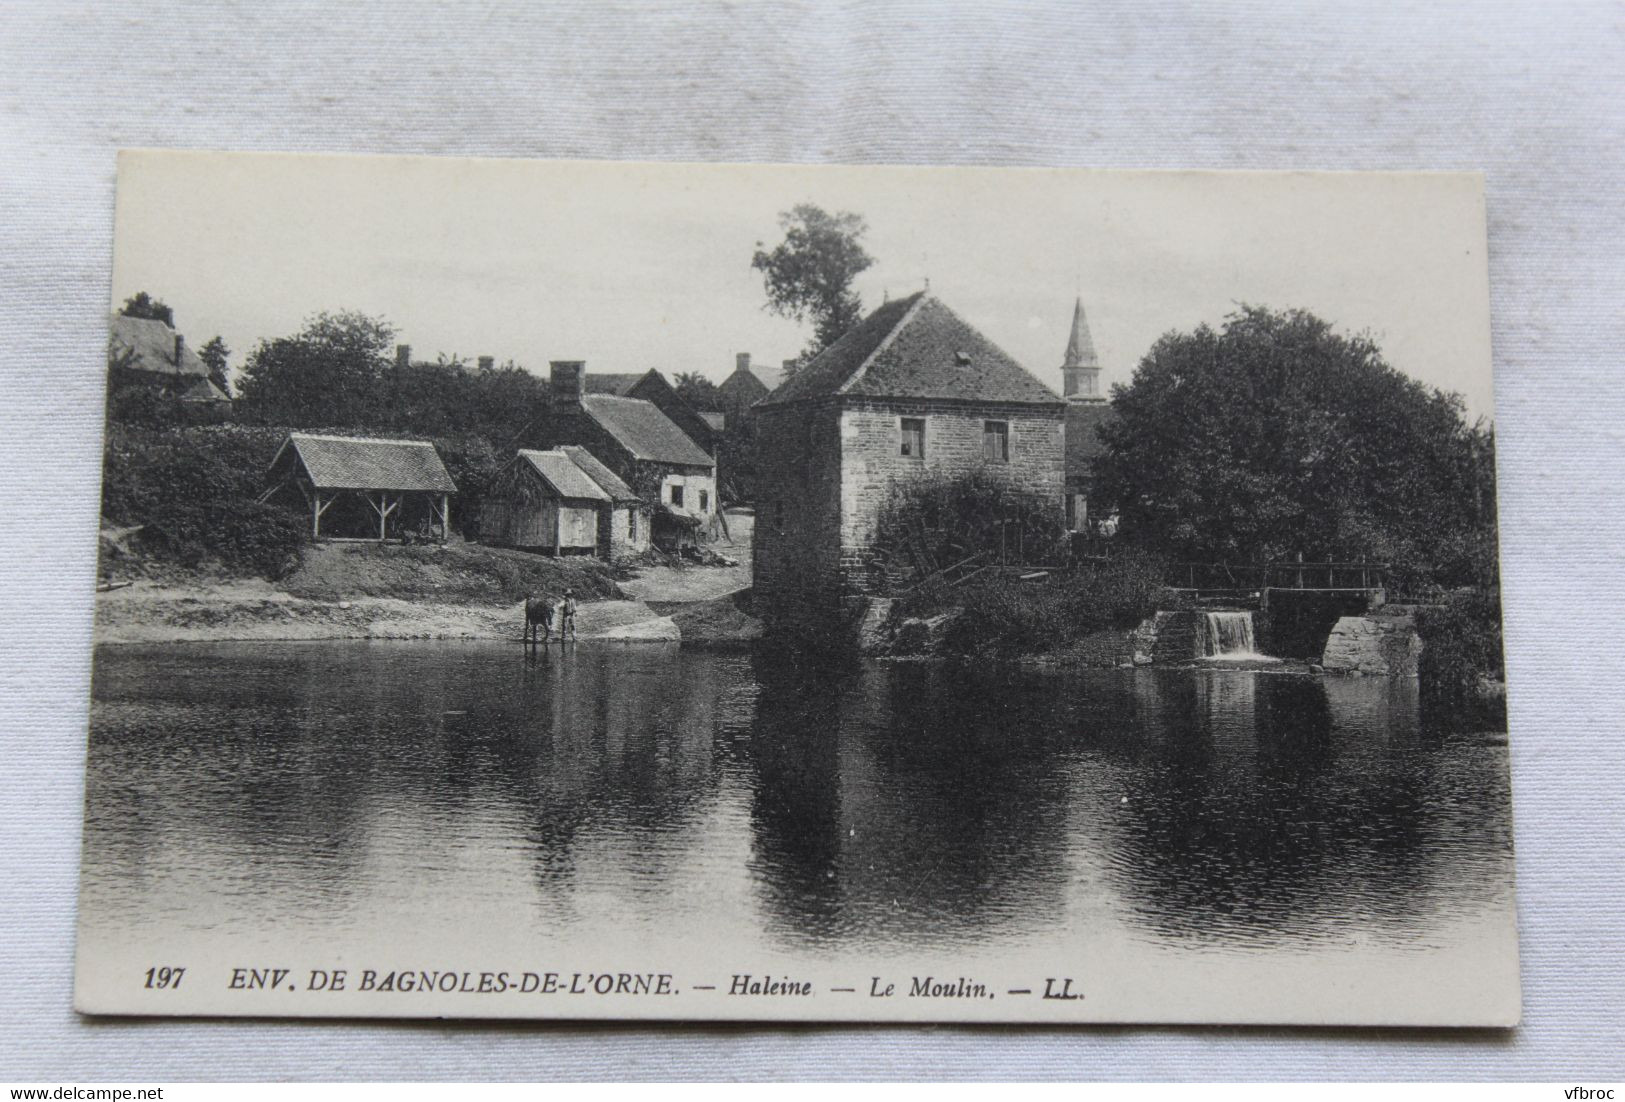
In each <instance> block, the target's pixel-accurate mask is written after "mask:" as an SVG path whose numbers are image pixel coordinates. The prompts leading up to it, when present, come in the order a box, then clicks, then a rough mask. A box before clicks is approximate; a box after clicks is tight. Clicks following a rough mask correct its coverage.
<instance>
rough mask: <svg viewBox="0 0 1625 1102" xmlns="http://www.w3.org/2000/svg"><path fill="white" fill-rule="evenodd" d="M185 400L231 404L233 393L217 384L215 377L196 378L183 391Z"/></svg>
mask: <svg viewBox="0 0 1625 1102" xmlns="http://www.w3.org/2000/svg"><path fill="white" fill-rule="evenodd" d="M181 401H183V402H225V403H226V404H227V405H230V404H231V395H229V394H227V393H226V392H225V391H223V390H221V389H220V388H219V387H218V386H216V385H215V383H214V380H213V379H194V380H192V381H191V382H190V383H188V384H187V385H186V389H185V390H183V391H181Z"/></svg>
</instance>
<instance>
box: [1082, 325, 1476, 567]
mask: <svg viewBox="0 0 1625 1102" xmlns="http://www.w3.org/2000/svg"><path fill="white" fill-rule="evenodd" d="M1462 408H1463V407H1462V403H1461V399H1460V398H1459V397H1457V396H1455V395H1448V394H1443V393H1440V392H1439V391H1437V390H1433V389H1431V388H1428V387H1425V386H1423V385H1422V384H1420V383H1418V382H1415V381H1414V380H1411V379H1409V378H1407V377H1406V376H1404V375H1402V374H1401V373H1400V372H1398V371H1396V370H1395V369H1394V368H1392V367H1390V366H1389V365H1388V364H1387V363H1386V362H1384V360H1383V358H1382V354H1381V352H1380V350H1379V349H1378V347H1377V345H1376V344H1375V343H1374V342H1372V341H1371V340H1370V339H1369V338H1367V337H1343V336H1339V335H1337V334H1335V333H1333V332H1332V327H1331V326H1330V325H1329V324H1328V323H1326V322H1325V321H1322V320H1321V319H1320V318H1317V317H1315V316H1314V315H1312V314H1309V313H1306V312H1304V311H1301V310H1292V311H1286V312H1273V311H1270V310H1266V309H1263V308H1259V307H1253V306H1244V307H1242V308H1241V310H1240V311H1239V312H1238V313H1235V314H1233V315H1231V316H1230V317H1229V318H1228V319H1227V320H1226V322H1225V324H1224V326H1223V328H1222V329H1220V330H1218V331H1215V330H1213V329H1212V328H1210V327H1208V326H1205V325H1204V326H1202V327H1200V328H1198V329H1197V330H1196V331H1195V332H1192V333H1169V334H1166V335H1165V336H1163V337H1162V338H1161V339H1160V340H1158V341H1157V343H1156V344H1155V345H1153V346H1152V348H1151V351H1150V352H1149V353H1147V355H1146V356H1145V358H1144V359H1143V360H1142V361H1141V362H1140V365H1139V367H1138V368H1137V369H1136V371H1135V373H1134V378H1133V381H1132V382H1131V383H1130V384H1129V385H1128V386H1127V387H1124V386H1118V387H1116V388H1114V392H1113V397H1112V411H1113V414H1114V416H1113V418H1112V420H1111V421H1110V422H1108V423H1107V424H1106V425H1104V426H1102V428H1101V429H1100V435H1101V438H1102V440H1103V441H1104V442H1105V444H1106V448H1107V450H1106V452H1105V454H1103V455H1102V456H1101V457H1100V458H1099V460H1097V462H1096V466H1095V477H1096V485H1095V487H1094V491H1093V495H1092V496H1096V497H1098V498H1099V499H1101V502H1102V504H1104V505H1107V506H1109V507H1115V508H1116V509H1117V510H1118V511H1119V513H1120V516H1121V529H1120V531H1121V532H1122V534H1123V535H1124V536H1125V537H1126V538H1128V539H1129V540H1131V541H1134V542H1137V543H1140V544H1142V545H1144V546H1148V547H1152V548H1154V549H1157V550H1160V551H1163V552H1165V553H1167V554H1170V555H1172V556H1174V557H1176V558H1180V559H1190V560H1200V561H1232V562H1236V561H1270V560H1280V559H1287V558H1291V557H1292V556H1294V555H1296V554H1302V555H1303V556H1304V558H1305V559H1306V560H1311V561H1313V560H1331V559H1335V560H1351V559H1360V558H1366V559H1370V560H1373V561H1388V562H1391V563H1395V564H1396V565H1398V566H1399V567H1400V568H1401V570H1402V571H1403V572H1405V574H1406V576H1407V578H1408V579H1410V580H1414V581H1422V582H1431V583H1436V584H1441V585H1459V584H1465V583H1468V582H1475V581H1479V582H1482V581H1483V580H1484V579H1482V578H1480V577H1479V575H1481V574H1482V573H1483V571H1484V569H1485V566H1484V563H1485V562H1486V559H1487V561H1488V562H1490V563H1493V561H1494V554H1493V548H1494V534H1495V519H1494V510H1493V505H1491V506H1490V507H1489V508H1488V509H1486V507H1485V504H1484V503H1485V501H1486V500H1488V501H1489V502H1492V503H1493V500H1494V498H1493V481H1491V482H1490V487H1489V489H1488V492H1486V488H1485V485H1484V483H1485V480H1486V479H1490V480H1493V471H1494V464H1493V461H1492V460H1490V461H1486V457H1488V456H1492V455H1493V447H1494V443H1493V439H1492V438H1491V437H1490V434H1489V433H1488V431H1487V430H1485V429H1482V428H1480V427H1477V426H1469V425H1468V424H1467V423H1466V421H1465V419H1464V417H1463V413H1462ZM1486 547H1488V548H1489V550H1490V553H1489V554H1488V556H1486V555H1485V553H1484V551H1485V548H1486Z"/></svg>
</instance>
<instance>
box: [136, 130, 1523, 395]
mask: <svg viewBox="0 0 1625 1102" xmlns="http://www.w3.org/2000/svg"><path fill="white" fill-rule="evenodd" d="M802 202H811V203H816V204H818V205H820V206H823V207H824V208H825V209H826V210H830V211H836V210H841V211H852V212H855V213H857V214H860V215H861V216H862V217H863V218H864V219H865V220H866V222H867V224H868V232H867V234H866V236H865V238H864V244H865V247H866V248H867V249H868V251H869V253H870V255H871V256H873V257H874V258H875V264H874V266H873V267H872V268H870V269H869V270H868V271H866V272H864V273H863V274H862V275H861V276H860V277H859V278H858V280H857V282H856V288H857V290H858V291H859V293H860V294H861V296H862V298H863V302H864V306H865V309H872V308H873V307H875V306H878V305H880V303H881V302H882V301H883V299H884V298H885V296H887V295H890V296H892V297H898V296H902V295H908V294H912V293H914V292H915V291H918V290H920V289H922V288H923V287H924V286H926V282H927V280H929V286H930V289H931V292H932V293H933V294H934V295H936V296H937V297H938V298H940V299H941V300H942V301H943V302H944V303H946V304H947V305H948V306H949V307H950V308H951V309H953V310H954V311H955V312H956V313H958V314H959V315H960V316H961V317H962V318H964V319H965V320H966V321H968V322H969V323H970V324H972V325H973V326H975V327H976V328H977V329H979V330H980V331H981V332H982V333H983V334H985V335H986V336H987V337H989V338H990V339H992V340H993V341H994V342H995V343H996V344H998V345H999V346H1000V347H1002V348H1003V349H1004V350H1005V351H1006V352H1008V353H1010V355H1012V356H1013V357H1015V359H1016V360H1017V361H1018V362H1020V363H1021V364H1023V365H1024V366H1025V367H1027V368H1028V370H1030V371H1032V372H1033V373H1034V374H1035V375H1036V376H1037V377H1038V378H1039V379H1041V380H1042V381H1044V382H1045V383H1047V384H1049V385H1050V386H1051V387H1052V388H1054V389H1056V390H1057V391H1059V389H1060V382H1061V376H1060V363H1061V359H1062V353H1063V351H1064V350H1065V347H1066V341H1067V334H1068V330H1069V327H1070V324H1071V318H1072V306H1073V302H1074V301H1075V299H1076V298H1077V297H1079V296H1080V295H1081V296H1082V299H1083V302H1084V308H1085V311H1086V312H1087V314H1088V318H1089V325H1090V329H1091V332H1092V333H1093V336H1094V342H1095V348H1096V350H1097V351H1098V353H1099V355H1100V360H1101V364H1102V366H1103V368H1104V370H1103V372H1102V379H1103V382H1104V383H1105V385H1107V386H1108V387H1109V386H1110V385H1111V384H1113V383H1123V382H1127V381H1128V380H1129V378H1130V377H1131V375H1132V374H1133V370H1134V366H1135V364H1136V363H1138V361H1139V359H1140V358H1141V357H1142V356H1143V355H1144V354H1145V352H1146V351H1147V350H1148V349H1149V348H1150V346H1151V344H1152V343H1153V342H1154V341H1155V340H1156V339H1157V338H1158V337H1159V336H1161V335H1162V334H1163V333H1166V332H1168V331H1170V330H1180V331H1189V330H1190V329H1192V328H1194V327H1196V326H1197V325H1199V324H1201V323H1203V322H1206V323H1209V324H1215V325H1216V324H1219V323H1221V322H1222V321H1223V319H1224V317H1225V315H1227V314H1228V313H1230V312H1232V311H1233V310H1234V309H1235V308H1236V306H1237V305H1238V304H1240V303H1248V304H1256V305H1262V306H1268V307H1271V308H1277V309H1284V308H1289V307H1301V308H1304V309H1308V310H1310V311H1312V312H1314V313H1316V314H1318V315H1320V316H1321V317H1323V318H1325V319H1326V320H1327V321H1329V322H1332V323H1333V324H1334V325H1335V326H1336V327H1337V329H1338V330H1339V331H1342V332H1346V333H1365V334H1368V335H1370V336H1371V337H1373V338H1374V339H1375V340H1376V341H1377V343H1378V344H1379V345H1380V347H1381V348H1382V350H1383V353H1384V355H1385V357H1386V358H1387V360H1388V362H1389V363H1391V364H1392V365H1393V366H1395V367H1396V368H1398V369H1400V370H1401V371H1404V372H1405V373H1406V374H1408V375H1410V376H1412V377H1413V378H1416V379H1419V380H1421V381H1423V382H1425V383H1428V384H1430V385H1432V386H1436V387H1439V388H1440V389H1443V390H1448V391H1455V392H1457V393H1460V394H1461V395H1462V396H1463V398H1464V399H1465V400H1466V403H1467V408H1468V413H1469V416H1471V417H1475V418H1476V417H1485V418H1489V417H1490V416H1492V412H1493V390H1492V386H1491V381H1490V346H1489V292H1488V277H1487V265H1486V257H1485V234H1484V204H1483V190H1482V181H1481V180H1480V178H1479V177H1478V176H1477V175H1474V174H1465V173H1426V174H1422V173H1393V174H1377V173H1365V174H1353V173H1279V174H1276V173H1239V172H1238V173H1209V172H1202V173H1195V172H1193V173H1177V172H1118V171H1112V172H1107V171H1090V170H1078V169H976V168H925V167H874V166H864V167H830V166H807V165H782V166H780V165H689V164H618V163H613V162H602V161H600V162H590V161H520V160H493V159H484V160H474V159H453V158H432V157H333V156H306V155H274V154H270V155H267V154H220V153H197V152H176V151H133V152H125V153H123V154H121V156H120V160H119V180H118V199H117V213H116V221H115V234H114V264H113V287H112V290H113V299H112V305H113V306H114V307H116V306H117V305H118V304H119V303H121V302H123V300H124V299H126V298H128V297H129V296H131V295H133V294H135V293H136V292H138V291H147V292H148V293H149V294H152V295H153V296H155V297H157V298H160V299H162V300H163V301H164V302H166V303H168V304H169V305H170V306H171V307H172V308H173V309H174V311H175V320H176V326H177V328H178V329H179V330H180V332H182V333H183V334H185V335H186V337H187V339H188V340H189V341H191V342H192V343H193V344H194V346H200V345H201V344H202V343H203V342H204V341H206V340H208V339H209V338H210V337H212V336H214V335H216V334H218V335H220V336H222V337H224V339H225V341H226V343H227V345H228V346H229V347H230V348H231V349H232V351H233V356H232V359H231V364H232V366H233V367H234V368H235V367H239V366H241V363H242V361H243V358H244V356H245V355H246V354H247V352H248V351H249V350H250V349H251V348H252V347H253V346H254V345H255V344H256V343H257V342H258V341H260V340H261V339H266V338H274V337H279V336H286V335H290V334H293V333H295V332H297V331H298V330H299V329H300V328H301V327H302V325H303V324H304V321H305V319H306V318H308V317H309V316H310V315H312V314H314V313H317V312H320V311H324V310H326V311H337V310H360V311H363V312H365V313H367V314H371V315H374V316H382V317H384V318H386V319H387V320H389V321H390V322H391V323H392V324H393V325H394V326H395V327H396V328H397V329H398V330H399V337H398V338H397V339H398V340H399V341H400V342H401V343H405V344H410V345H411V346H412V348H413V357H414V358H415V359H427V360H433V359H434V358H436V356H437V355H440V354H445V355H448V356H449V355H454V354H455V355H461V356H463V357H465V358H467V359H470V360H472V359H473V358H474V357H476V356H481V355H490V356H494V357H496V359H497V361H498V362H499V363H500V362H503V361H506V360H513V361H515V362H517V363H519V364H520V365H522V366H524V367H526V368H528V369H529V370H531V371H535V372H537V373H538V374H545V373H546V371H547V363H548V361H549V360H572V359H579V360H585V361H586V363H587V370H588V371H589V372H595V371H605V372H610V371H615V372H626V371H641V370H643V369H645V368H648V367H659V368H661V369H662V370H663V371H666V372H667V374H668V376H670V375H673V374H675V373H677V372H683V371H698V372H701V373H703V374H705V375H708V376H710V377H712V378H713V379H716V380H717V381H721V380H722V379H723V378H725V377H726V376H727V374H728V373H729V372H730V371H732V370H733V366H734V356H735V354H736V353H738V352H749V353H751V354H752V356H753V359H754V360H755V362H757V363H758V364H761V363H767V364H773V365H776V364H778V363H779V362H780V361H781V360H783V359H786V358H788V357H791V356H794V355H796V354H797V353H798V352H799V351H800V350H801V349H802V348H804V347H805V346H806V344H807V341H808V339H809V337H810V335H811V326H810V325H806V324H797V323H795V322H792V321H789V320H787V319H784V318H780V317H777V316H774V315H772V314H769V313H768V312H767V311H766V310H765V309H764V303H765V301H766V299H765V295H764V293H763V288H762V279H761V274H760V273H759V272H756V271H754V270H753V269H752V268H751V266H750V259H751V255H752V253H753V252H754V250H755V248H756V247H757V244H758V243H759V242H760V243H763V244H766V245H768V246H772V245H773V244H776V243H777V242H778V241H779V240H780V239H781V237H782V231H781V228H780V226H779V214H780V212H782V211H786V210H788V209H789V208H790V207H792V206H794V205H796V204H797V203H802Z"/></svg>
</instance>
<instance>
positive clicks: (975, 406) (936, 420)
mask: <svg viewBox="0 0 1625 1102" xmlns="http://www.w3.org/2000/svg"><path fill="white" fill-rule="evenodd" d="M1065 409H1066V403H1065V402H1064V401H1063V400H1062V399H1061V397H1060V396H1059V395H1057V394H1056V393H1055V392H1054V391H1052V390H1050V389H1049V388H1048V387H1046V386H1045V385H1044V384H1043V383H1041V382H1039V381H1038V379H1036V378H1035V377H1034V376H1033V375H1032V374H1030V373H1029V372H1028V371H1027V370H1026V369H1025V368H1023V367H1022V366H1021V365H1020V364H1018V363H1017V362H1016V361H1015V360H1014V359H1012V358H1011V357H1010V356H1009V355H1008V354H1007V353H1006V352H1005V351H1004V350H1003V349H1001V348H999V347H998V346H997V345H995V344H994V343H993V342H992V341H990V340H988V339H987V338H986V337H985V336H983V335H982V334H981V333H979V332H977V331H976V329H975V328H973V327H972V326H971V325H970V324H968V323H967V322H965V321H964V320H963V319H962V318H960V317H959V316H958V315H957V314H955V313H954V312H953V311H952V310H950V309H949V308H948V307H947V306H946V305H944V304H943V303H942V302H941V301H939V300H938V299H936V298H934V297H932V296H930V295H929V294H926V293H920V294H916V295H912V296H909V297H908V298H902V299H897V300H895V301H892V302H888V303H886V304H885V305H883V306H881V307H880V308H879V309H877V310H875V311H874V312H873V313H871V314H870V315H869V316H868V317H866V318H864V319H863V321H861V322H859V323H858V324H857V325H856V326H854V327H853V328H852V329H851V330H849V331H848V332H847V333H846V334H845V335H844V336H842V337H841V338H840V339H839V340H837V341H836V342H835V343H834V344H832V345H830V346H829V347H828V348H826V349H824V350H823V351H822V352H821V353H820V354H819V355H818V356H816V357H815V358H814V359H812V360H811V361H810V362H809V363H807V364H805V365H804V366H803V367H801V368H800V370H798V371H796V372H795V373H794V374H793V375H791V376H790V377H789V378H788V379H786V380H785V381H784V382H783V383H782V384H780V385H779V386H778V387H777V388H776V389H775V390H774V391H773V392H772V393H770V394H768V395H767V396H765V397H763V398H761V399H759V400H758V401H757V402H756V403H755V405H754V406H753V407H752V416H753V417H754V418H755V420H756V432H757V441H758V463H759V467H758V471H759V492H758V495H757V502H756V528H755V537H754V548H753V553H754V556H755V558H754V584H755V602H756V607H757V609H758V610H760V612H761V613H762V614H763V616H764V617H765V618H766V619H767V620H768V621H769V622H770V623H774V624H780V625H789V626H792V627H794V626H796V625H807V626H809V627H811V626H812V625H814V624H818V623H819V622H828V621H829V620H830V619H831V618H833V617H837V616H839V615H840V614H841V611H842V609H843V608H848V609H849V608H850V607H851V606H852V605H854V604H856V603H858V602H857V599H858V598H862V597H864V596H866V595H870V594H874V593H877V592H884V591H885V588H886V586H887V585H888V584H889V576H888V574H887V572H886V565H887V564H886V561H885V559H886V549H884V548H879V547H877V544H876V541H877V529H878V520H879V517H880V513H881V510H882V509H883V508H884V506H885V505H886V504H887V502H888V501H889V500H890V499H891V497H892V495H893V493H894V491H895V489H896V488H897V487H899V486H901V485H904V484H906V483H908V482H909V481H911V480H915V479H919V478H921V477H922V476H926V475H928V474H934V475H948V476H952V475H955V474H958V473H960V472H967V471H972V470H979V469H985V470H988V471H989V472H990V473H992V474H993V475H995V476H996V477H997V479H998V481H999V483H1000V484H1001V485H1002V486H1004V487H1006V488H1007V492H1009V493H1011V494H1018V495H1022V496H1024V497H1026V498H1028V499H1030V500H1032V501H1034V502H1038V503H1040V504H1041V505H1042V506H1043V507H1045V508H1048V507H1053V509H1054V511H1055V514H1056V524H1057V527H1059V525H1060V524H1061V522H1062V518H1063V500H1062V495H1063V491H1064V475H1065V428H1064V425H1065Z"/></svg>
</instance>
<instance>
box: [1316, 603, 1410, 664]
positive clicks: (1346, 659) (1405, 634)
mask: <svg viewBox="0 0 1625 1102" xmlns="http://www.w3.org/2000/svg"><path fill="white" fill-rule="evenodd" d="M1421 656H1422V637H1421V636H1420V635H1418V634H1417V632H1416V610H1415V609H1414V608H1412V607H1410V606H1408V605H1388V606H1385V607H1384V608H1382V609H1380V610H1378V611H1376V612H1371V613H1367V614H1366V615H1364V616H1344V617H1342V618H1341V619H1339V620H1338V621H1337V623H1336V624H1334V625H1332V630H1331V634H1330V635H1328V636H1327V637H1326V646H1325V648H1324V649H1323V650H1322V652H1321V656H1320V665H1321V667H1322V668H1323V669H1325V670H1326V671H1327V672H1328V673H1347V674H1354V675H1356V676H1367V675H1369V676H1372V677H1415V676H1416V675H1417V670H1418V663H1419V661H1420V659H1421Z"/></svg>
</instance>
